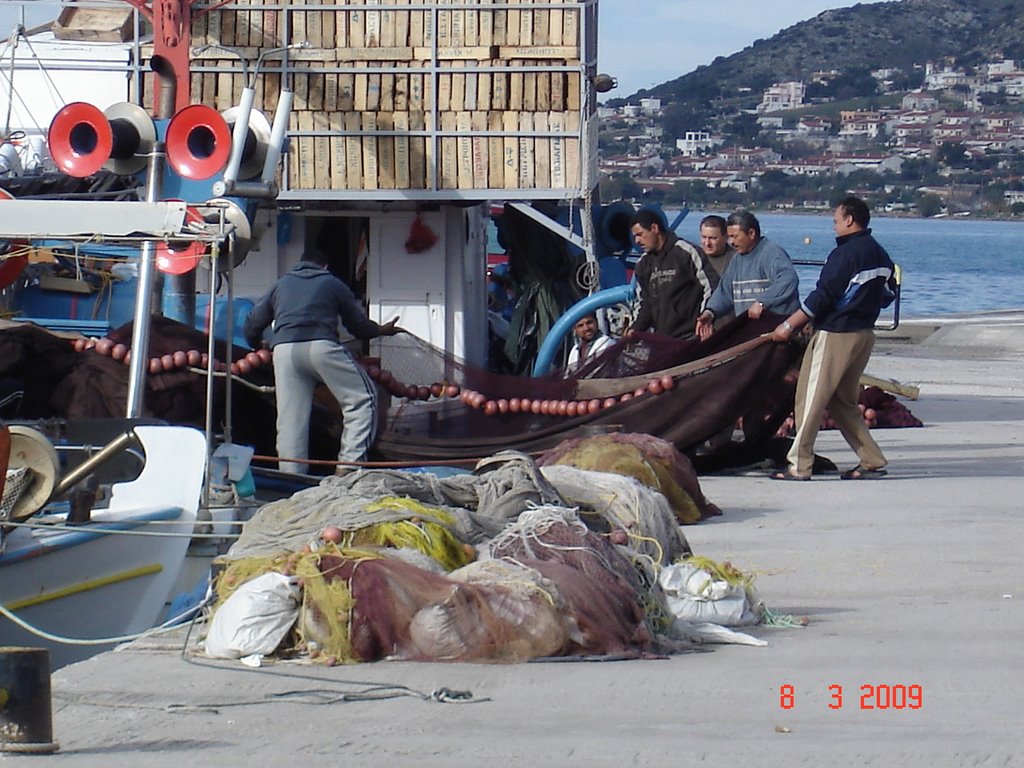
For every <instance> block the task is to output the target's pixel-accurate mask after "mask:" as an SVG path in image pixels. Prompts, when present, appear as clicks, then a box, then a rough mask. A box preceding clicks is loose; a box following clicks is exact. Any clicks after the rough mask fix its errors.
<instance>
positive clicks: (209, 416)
mask: <svg viewBox="0 0 1024 768" xmlns="http://www.w3.org/2000/svg"><path fill="white" fill-rule="evenodd" d="M221 226H222V227H223V219H222V220H221ZM219 256H220V240H215V241H214V243H213V247H212V248H211V249H210V302H209V308H210V324H209V325H208V326H207V328H206V333H207V337H206V359H207V364H206V475H205V479H204V480H203V508H204V509H206V510H209V509H210V484H211V478H210V453H211V451H212V450H213V378H214V376H213V370H214V368H213V360H214V353H215V352H216V350H217V346H216V343H215V342H216V339H215V337H214V334H213V329H214V323H215V321H216V315H217V303H216V298H217V260H218V258H219Z"/></svg>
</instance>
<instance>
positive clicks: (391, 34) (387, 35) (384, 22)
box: [380, 0, 396, 48]
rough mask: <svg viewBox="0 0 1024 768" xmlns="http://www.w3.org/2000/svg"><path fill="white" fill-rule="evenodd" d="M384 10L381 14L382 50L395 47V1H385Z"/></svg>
mask: <svg viewBox="0 0 1024 768" xmlns="http://www.w3.org/2000/svg"><path fill="white" fill-rule="evenodd" d="M383 3H384V8H383V9H382V10H381V12H380V45H381V47H382V48H393V47H394V46H395V16H396V14H395V11H394V9H393V8H392V7H391V6H394V4H395V0H383Z"/></svg>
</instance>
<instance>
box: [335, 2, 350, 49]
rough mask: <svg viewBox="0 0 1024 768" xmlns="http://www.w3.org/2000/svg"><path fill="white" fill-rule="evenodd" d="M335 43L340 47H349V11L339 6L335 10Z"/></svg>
mask: <svg viewBox="0 0 1024 768" xmlns="http://www.w3.org/2000/svg"><path fill="white" fill-rule="evenodd" d="M333 15H334V44H335V45H336V46H337V47H338V48H348V44H349V43H348V11H347V10H346V9H344V8H339V9H338V10H336V11H335V12H334V14H333Z"/></svg>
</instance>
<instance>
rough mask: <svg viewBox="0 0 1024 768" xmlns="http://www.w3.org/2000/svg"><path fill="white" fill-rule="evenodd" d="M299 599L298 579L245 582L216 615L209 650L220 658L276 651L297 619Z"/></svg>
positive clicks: (262, 578) (208, 637)
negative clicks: (296, 582) (296, 580)
mask: <svg viewBox="0 0 1024 768" xmlns="http://www.w3.org/2000/svg"><path fill="white" fill-rule="evenodd" d="M300 600H301V593H300V591H299V587H298V586H297V585H296V584H295V580H294V579H293V578H292V577H289V576H285V575H284V574H280V573H265V574H263V575H262V576H257V577H256V578H255V579H252V580H250V581H247V582H245V583H244V584H242V586H240V587H239V588H238V589H236V590H235V591H234V592H232V593H231V596H230V597H228V599H227V600H225V601H224V603H223V604H222V605H221V606H220V608H218V609H217V612H216V613H214V614H213V621H212V622H211V624H210V631H209V633H208V634H207V635H206V653H207V654H208V655H209V656H212V657H214V658H217V659H240V658H243V657H246V656H251V655H253V654H257V655H260V656H266V655H267V654H269V653H273V651H274V649H275V648H277V646H278V645H279V644H280V643H281V640H282V639H284V636H285V635H286V634H287V633H288V630H289V629H291V626H292V624H294V623H295V620H296V619H297V618H298V616H299V601H300Z"/></svg>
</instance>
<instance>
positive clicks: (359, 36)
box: [339, 0, 366, 61]
mask: <svg viewBox="0 0 1024 768" xmlns="http://www.w3.org/2000/svg"><path fill="white" fill-rule="evenodd" d="M349 5H352V6H356V7H354V8H352V10H351V11H349V14H348V48H363V47H365V46H366V17H365V15H364V12H363V9H362V8H361V7H360V6H361V5H362V0H352V2H350V3H349ZM339 60H348V61H351V60H352V59H339Z"/></svg>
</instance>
